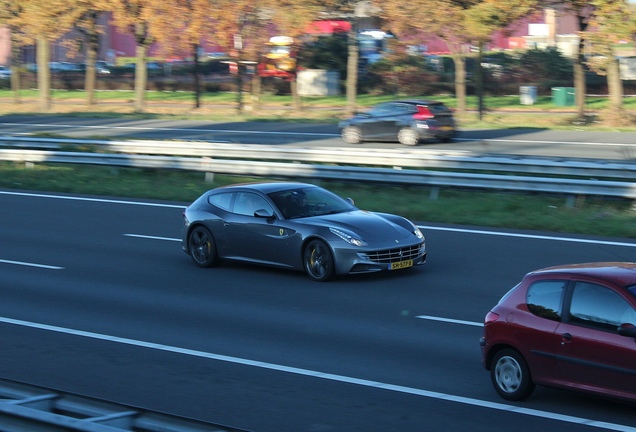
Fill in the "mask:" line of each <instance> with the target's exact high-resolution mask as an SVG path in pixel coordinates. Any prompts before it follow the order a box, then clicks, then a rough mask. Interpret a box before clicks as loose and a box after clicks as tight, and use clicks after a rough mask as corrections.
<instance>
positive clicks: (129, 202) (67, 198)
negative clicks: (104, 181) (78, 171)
mask: <svg viewBox="0 0 636 432" xmlns="http://www.w3.org/2000/svg"><path fill="white" fill-rule="evenodd" d="M0 195H16V196H30V197H37V198H52V199H66V200H72V201H91V202H102V203H111V204H128V205H137V206H148V207H167V208H178V209H185V208H186V206H185V205H174V204H160V203H149V202H141V201H124V200H114V199H105V198H87V197H76V196H62V195H50V194H40V193H32V192H9V191H0Z"/></svg>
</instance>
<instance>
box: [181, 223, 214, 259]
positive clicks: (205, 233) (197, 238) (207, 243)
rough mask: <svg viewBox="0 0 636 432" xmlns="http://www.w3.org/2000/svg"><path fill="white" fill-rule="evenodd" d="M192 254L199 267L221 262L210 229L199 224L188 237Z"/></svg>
mask: <svg viewBox="0 0 636 432" xmlns="http://www.w3.org/2000/svg"><path fill="white" fill-rule="evenodd" d="M188 250H189V251H190V256H191V257H192V260H193V261H194V263H195V264H196V265H198V266H199V267H212V266H214V265H216V264H218V262H219V257H218V255H217V253H216V245H215V244H214V238H213V237H212V234H211V233H210V230H208V229H207V228H205V227H203V226H198V227H196V228H194V229H193V230H192V232H191V233H190V237H189V238H188Z"/></svg>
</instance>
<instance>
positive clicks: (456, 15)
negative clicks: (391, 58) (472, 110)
mask: <svg viewBox="0 0 636 432" xmlns="http://www.w3.org/2000/svg"><path fill="white" fill-rule="evenodd" d="M374 1H375V3H376V4H377V5H378V6H379V7H380V8H381V10H382V12H381V14H382V17H383V18H384V19H385V20H386V25H387V26H389V27H390V29H391V31H392V32H394V33H395V34H397V35H398V36H400V35H404V34H408V33H409V32H411V33H413V32H418V31H420V32H421V31H425V32H429V33H433V34H436V35H437V36H439V37H440V38H442V39H443V40H444V41H445V42H446V44H447V45H448V48H449V50H450V51H451V56H452V58H453V61H454V63H455V96H456V98H457V110H458V112H460V113H463V112H464V111H465V109H466V57H467V56H468V55H469V53H468V50H467V48H468V47H469V46H470V45H477V46H478V47H480V49H479V54H478V61H477V83H476V85H477V91H478V94H479V95H481V91H482V87H481V81H480V79H481V78H480V77H481V76H482V74H481V72H482V71H481V55H482V51H483V45H484V44H485V43H486V42H487V41H488V40H489V39H490V38H491V37H492V35H493V34H494V33H495V32H496V31H498V30H504V29H505V28H506V27H508V26H509V25H510V24H512V23H514V22H515V21H517V20H519V19H520V18H522V17H524V16H527V15H528V14H530V13H532V12H533V11H534V10H535V8H536V7H537V6H538V4H539V1H538V0H411V1H408V2H404V1H402V0H382V1H380V0H374ZM479 100H480V102H479V106H480V114H481V112H482V111H483V98H482V97H481V96H480V98H479Z"/></svg>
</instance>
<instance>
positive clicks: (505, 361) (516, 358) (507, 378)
mask: <svg viewBox="0 0 636 432" xmlns="http://www.w3.org/2000/svg"><path fill="white" fill-rule="evenodd" d="M490 378H491V380H492V385H493V386H494V387H495V390H497V393H499V396H501V397H502V398H504V399H506V400H511V401H518V400H522V399H525V398H527V397H528V396H530V395H531V394H532V392H533V391H534V387H535V385H534V383H533V382H532V377H531V376H530V369H528V364H527V363H526V361H525V359H524V358H523V356H522V355H521V354H520V353H519V352H518V351H516V350H513V349H509V348H506V349H503V350H501V351H499V352H498V353H497V354H496V355H495V357H494V358H493V359H492V363H491V364H490Z"/></svg>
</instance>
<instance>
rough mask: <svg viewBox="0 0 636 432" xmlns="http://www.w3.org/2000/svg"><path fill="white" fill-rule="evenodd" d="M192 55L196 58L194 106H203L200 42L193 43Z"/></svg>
mask: <svg viewBox="0 0 636 432" xmlns="http://www.w3.org/2000/svg"><path fill="white" fill-rule="evenodd" d="M192 56H193V58H194V69H193V71H192V73H193V74H194V106H195V107H196V108H200V107H201V83H200V82H199V44H193V45H192Z"/></svg>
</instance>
